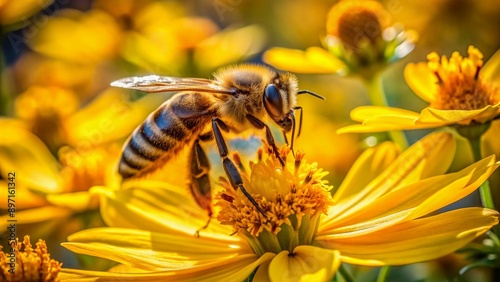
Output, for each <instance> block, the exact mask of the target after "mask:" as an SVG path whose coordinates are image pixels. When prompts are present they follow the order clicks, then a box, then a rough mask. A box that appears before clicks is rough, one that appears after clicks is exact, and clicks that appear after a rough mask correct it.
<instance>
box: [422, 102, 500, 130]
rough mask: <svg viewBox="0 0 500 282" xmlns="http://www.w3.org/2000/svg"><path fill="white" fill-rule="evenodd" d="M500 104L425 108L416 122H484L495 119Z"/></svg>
mask: <svg viewBox="0 0 500 282" xmlns="http://www.w3.org/2000/svg"><path fill="white" fill-rule="evenodd" d="M499 107H500V105H494V106H490V105H488V106H486V107H484V108H482V109H478V110H437V109H433V108H425V109H423V110H422V112H421V113H420V117H419V118H418V120H417V121H416V122H415V123H416V125H425V124H436V123H442V124H443V125H446V124H461V125H468V124H470V123H471V122H472V121H473V120H474V121H477V122H480V123H483V122H486V121H489V120H491V119H493V118H494V117H495V116H496V115H498V112H499Z"/></svg>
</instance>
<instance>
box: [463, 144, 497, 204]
mask: <svg viewBox="0 0 500 282" xmlns="http://www.w3.org/2000/svg"><path fill="white" fill-rule="evenodd" d="M469 142H470V145H471V147H472V153H473V154H474V161H475V162H477V161H479V160H481V159H482V156H481V137H480V136H478V137H477V138H469ZM479 193H480V195H481V202H482V204H483V207H485V208H489V209H495V205H494V203H493V196H492V194H491V189H490V183H489V181H488V180H486V181H484V182H483V184H481V187H480V188H479Z"/></svg>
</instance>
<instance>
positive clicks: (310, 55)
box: [264, 0, 416, 79]
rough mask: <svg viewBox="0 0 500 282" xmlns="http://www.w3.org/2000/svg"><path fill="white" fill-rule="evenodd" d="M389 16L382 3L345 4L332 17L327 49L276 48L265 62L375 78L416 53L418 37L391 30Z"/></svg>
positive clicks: (353, 1) (333, 10)
mask: <svg viewBox="0 0 500 282" xmlns="http://www.w3.org/2000/svg"><path fill="white" fill-rule="evenodd" d="M388 15H389V12H388V11H387V10H385V9H384V8H383V7H382V5H381V4H380V3H379V2H376V1H371V0H364V1H363V0H361V1H360V0H344V1H340V2H338V3H337V4H335V5H334V6H333V7H332V8H331V10H330V12H329V13H328V18H327V23H326V31H327V35H326V37H324V39H323V42H322V43H323V45H324V47H325V48H320V47H310V48H308V49H306V50H305V51H301V50H294V49H286V48H272V49H270V50H268V51H266V53H265V54H264V61H265V62H266V63H268V64H270V65H273V66H275V67H277V68H279V69H284V70H289V71H292V72H296V73H338V74H342V75H343V74H359V75H361V76H363V77H365V78H368V79H369V78H372V77H373V76H374V75H375V74H376V73H377V72H378V71H379V70H381V69H383V68H384V67H385V66H386V65H387V64H389V63H391V62H394V61H396V60H399V59H401V58H402V57H404V56H406V55H407V54H408V53H410V52H411V51H412V50H413V47H414V42H415V41H416V34H415V33H414V32H411V31H407V32H405V31H404V30H402V28H401V27H399V26H397V25H394V26H390V21H389V16H388Z"/></svg>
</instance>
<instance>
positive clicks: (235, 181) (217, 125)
mask: <svg viewBox="0 0 500 282" xmlns="http://www.w3.org/2000/svg"><path fill="white" fill-rule="evenodd" d="M221 128H222V130H224V131H226V132H227V131H229V129H228V128H227V125H226V124H225V123H224V122H223V121H222V120H220V119H219V118H213V119H212V130H213V132H214V137H215V143H217V149H218V150H219V155H220V157H221V159H222V166H223V167H224V171H225V172H226V175H227V177H228V178H229V182H230V183H231V186H232V187H233V188H234V189H235V190H236V189H238V188H239V189H240V190H241V192H243V194H245V196H246V197H247V198H248V200H249V201H250V202H251V203H252V204H253V205H254V206H255V208H257V210H258V211H259V212H260V213H261V214H262V215H264V216H266V213H265V212H264V211H263V210H262V209H261V208H260V207H259V205H258V204H257V202H255V200H254V198H252V196H251V195H250V194H249V193H248V191H247V190H246V189H245V187H243V179H242V178H241V174H240V172H239V171H238V168H236V165H235V164H234V163H233V161H231V160H230V159H229V158H228V153H229V152H228V149H227V145H226V141H224V137H223V136H222V132H221Z"/></svg>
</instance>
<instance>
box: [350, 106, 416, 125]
mask: <svg viewBox="0 0 500 282" xmlns="http://www.w3.org/2000/svg"><path fill="white" fill-rule="evenodd" d="M379 116H391V117H397V118H406V119H412V118H413V119H417V118H418V116H419V115H418V113H416V112H413V111H409V110H405V109H400V108H392V107H381V106H361V107H357V108H355V109H354V110H352V111H351V119H353V120H355V121H359V122H364V121H366V120H369V119H371V118H374V117H379Z"/></svg>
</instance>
